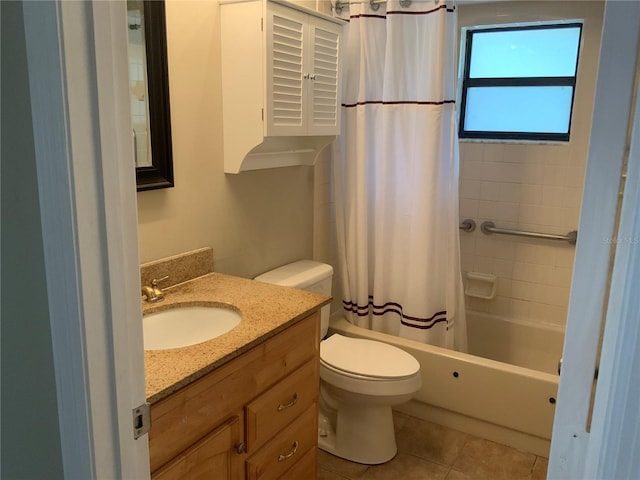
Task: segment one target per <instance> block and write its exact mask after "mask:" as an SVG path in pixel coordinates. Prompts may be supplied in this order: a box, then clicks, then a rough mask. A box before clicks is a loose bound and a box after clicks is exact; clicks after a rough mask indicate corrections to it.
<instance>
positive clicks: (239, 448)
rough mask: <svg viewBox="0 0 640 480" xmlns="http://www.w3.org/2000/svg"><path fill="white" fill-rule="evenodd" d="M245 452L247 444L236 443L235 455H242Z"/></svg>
mask: <svg viewBox="0 0 640 480" xmlns="http://www.w3.org/2000/svg"><path fill="white" fill-rule="evenodd" d="M246 451H247V444H246V443H244V442H241V443H238V444H237V445H236V453H237V454H238V455H242V454H243V453H245V452H246Z"/></svg>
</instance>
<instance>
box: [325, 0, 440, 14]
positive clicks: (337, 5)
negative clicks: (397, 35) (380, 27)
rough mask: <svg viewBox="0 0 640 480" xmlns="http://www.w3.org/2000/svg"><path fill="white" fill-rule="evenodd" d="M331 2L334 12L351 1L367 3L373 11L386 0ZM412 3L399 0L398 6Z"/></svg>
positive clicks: (343, 0)
mask: <svg viewBox="0 0 640 480" xmlns="http://www.w3.org/2000/svg"><path fill="white" fill-rule="evenodd" d="M418 1H419V0H418ZM331 3H333V8H334V10H335V11H336V13H341V12H342V9H343V8H344V7H348V6H349V4H351V3H368V4H369V6H370V7H371V10H373V11H374V12H377V11H378V9H379V8H380V4H382V3H387V1H386V0H359V1H355V2H354V1H351V2H350V1H348V0H342V1H341V0H336V1H335V2H331ZM411 3H412V0H400V6H401V7H403V8H408V7H409V6H410V5H411ZM438 3H440V0H435V4H436V5H438Z"/></svg>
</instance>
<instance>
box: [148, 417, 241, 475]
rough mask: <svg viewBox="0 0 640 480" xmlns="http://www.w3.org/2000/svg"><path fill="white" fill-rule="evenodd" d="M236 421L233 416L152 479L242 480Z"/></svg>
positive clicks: (236, 418)
mask: <svg viewBox="0 0 640 480" xmlns="http://www.w3.org/2000/svg"><path fill="white" fill-rule="evenodd" d="M239 439H240V418H239V417H237V416H236V417H233V418H231V419H229V420H228V421H227V422H225V423H224V424H222V425H221V426H220V427H219V428H216V429H215V430H214V431H212V432H211V433H210V434H208V435H207V436H205V437H204V438H203V439H202V440H200V441H199V442H197V443H196V444H195V445H193V446H192V447H190V448H189V449H187V450H186V451H185V452H184V453H182V454H180V455H178V456H177V457H176V458H175V459H174V460H172V461H171V462H169V463H168V464H167V465H165V466H164V467H162V468H161V469H159V470H158V471H157V472H155V473H154V474H153V475H152V476H151V478H152V479H153V480H200V479H202V480H205V479H207V480H242V479H243V478H244V471H243V470H244V469H243V463H244V459H243V458H242V457H241V456H240V455H238V454H237V453H236V451H235V445H236V444H237V443H238V442H239Z"/></svg>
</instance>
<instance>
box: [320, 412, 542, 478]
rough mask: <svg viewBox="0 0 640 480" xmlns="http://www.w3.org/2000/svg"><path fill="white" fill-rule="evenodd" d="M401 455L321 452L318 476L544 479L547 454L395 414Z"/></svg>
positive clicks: (397, 439)
mask: <svg viewBox="0 0 640 480" xmlns="http://www.w3.org/2000/svg"><path fill="white" fill-rule="evenodd" d="M394 417H395V425H396V441H397V443H398V454H397V455H396V457H395V458H394V459H393V460H391V461H390V462H388V463H385V464H383V465H377V466H367V465H361V464H359V463H352V462H349V461H347V460H343V459H341V458H338V457H335V456H333V455H330V454H328V453H326V452H323V451H319V456H318V480H399V479H401V480H544V479H545V478H546V476H547V459H546V458H543V457H539V456H537V455H534V454H532V453H526V452H522V451H519V450H516V449H514V448H511V447H507V446H505V445H500V444H498V443H494V442H490V441H489V440H484V439H482V438H479V437H475V436H473V435H469V434H466V433H463V432H459V431H457V430H452V429H450V428H446V427H442V426H440V425H436V424H434V423H430V422H426V421H424V420H420V419H417V418H413V417H409V416H408V415H404V414H401V413H394Z"/></svg>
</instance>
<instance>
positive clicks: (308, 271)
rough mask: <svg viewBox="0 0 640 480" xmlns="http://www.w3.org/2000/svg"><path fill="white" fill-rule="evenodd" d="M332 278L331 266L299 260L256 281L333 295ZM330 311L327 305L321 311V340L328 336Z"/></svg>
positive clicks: (260, 276)
mask: <svg viewBox="0 0 640 480" xmlns="http://www.w3.org/2000/svg"><path fill="white" fill-rule="evenodd" d="M332 277H333V267H332V266H331V265H327V264H326V263H320V262H315V261H313V260H299V261H297V262H293V263H289V264H287V265H283V266H281V267H278V268H276V269H274V270H270V271H268V272H265V273H263V274H262V275H258V276H257V277H256V278H255V280H258V281H259V282H265V283H272V284H274V285H282V286H285V287H293V288H299V289H301V290H307V291H309V292H315V293H321V294H323V295H331V279H332ZM330 310H331V307H330V306H329V305H325V306H324V307H322V309H321V310H320V338H324V336H325V335H326V334H327V329H328V328H329V312H330Z"/></svg>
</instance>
